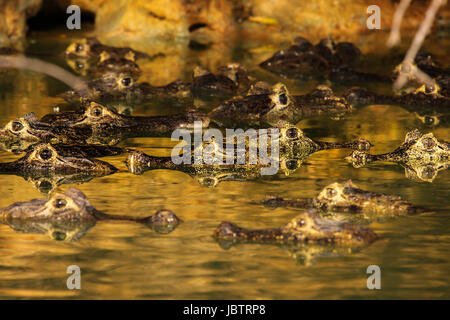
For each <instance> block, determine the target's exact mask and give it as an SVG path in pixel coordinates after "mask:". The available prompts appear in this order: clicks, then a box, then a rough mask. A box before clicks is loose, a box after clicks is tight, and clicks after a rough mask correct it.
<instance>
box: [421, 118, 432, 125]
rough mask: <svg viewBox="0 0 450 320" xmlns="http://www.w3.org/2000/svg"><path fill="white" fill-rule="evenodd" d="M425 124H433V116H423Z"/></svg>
mask: <svg viewBox="0 0 450 320" xmlns="http://www.w3.org/2000/svg"><path fill="white" fill-rule="evenodd" d="M423 121H424V123H425V124H429V125H430V124H434V118H433V117H429V116H425V118H424V119H423Z"/></svg>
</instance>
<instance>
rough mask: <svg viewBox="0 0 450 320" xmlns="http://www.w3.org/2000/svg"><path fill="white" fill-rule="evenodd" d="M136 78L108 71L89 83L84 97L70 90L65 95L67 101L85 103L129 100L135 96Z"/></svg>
mask: <svg viewBox="0 0 450 320" xmlns="http://www.w3.org/2000/svg"><path fill="white" fill-rule="evenodd" d="M136 80H137V79H136V77H135V76H133V74H131V73H126V72H115V71H107V72H105V73H104V74H103V75H102V76H101V77H100V78H98V79H95V80H91V81H89V82H88V84H87V85H88V91H87V93H84V94H83V95H82V96H80V94H79V93H78V92H77V91H75V90H69V91H67V92H65V93H64V94H63V97H64V98H65V99H66V100H67V101H76V102H79V101H84V100H86V99H91V100H96V99H113V98H127V97H128V96H129V95H133V94H135V92H134V89H135V88H134V87H135V84H136Z"/></svg>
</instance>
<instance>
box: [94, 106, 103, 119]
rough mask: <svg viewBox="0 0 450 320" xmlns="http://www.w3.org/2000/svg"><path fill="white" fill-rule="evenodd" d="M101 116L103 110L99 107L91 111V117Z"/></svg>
mask: <svg viewBox="0 0 450 320" xmlns="http://www.w3.org/2000/svg"><path fill="white" fill-rule="evenodd" d="M102 114H103V110H102V108H100V107H95V108H93V109H92V110H91V115H93V116H94V117H100V116H101V115H102Z"/></svg>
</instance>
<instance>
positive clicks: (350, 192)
mask: <svg viewBox="0 0 450 320" xmlns="http://www.w3.org/2000/svg"><path fill="white" fill-rule="evenodd" d="M313 202H314V205H315V207H317V208H320V209H322V210H324V211H340V212H352V213H358V212H365V213H376V214H383V215H386V214H387V215H389V214H396V215H399V214H400V215H401V214H416V213H420V212H423V211H424V209H423V208H420V207H416V206H413V205H412V204H411V203H409V202H408V201H406V200H404V199H402V198H401V197H400V196H397V195H388V194H384V193H375V192H370V191H365V190H362V189H361V188H359V187H358V186H357V185H355V184H354V183H353V182H352V181H351V180H348V181H346V182H343V183H339V182H335V183H332V184H330V185H328V186H326V187H325V188H324V189H323V190H322V191H321V192H320V193H319V195H318V196H317V197H316V198H315V199H313Z"/></svg>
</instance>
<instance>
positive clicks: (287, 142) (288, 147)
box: [126, 125, 371, 186]
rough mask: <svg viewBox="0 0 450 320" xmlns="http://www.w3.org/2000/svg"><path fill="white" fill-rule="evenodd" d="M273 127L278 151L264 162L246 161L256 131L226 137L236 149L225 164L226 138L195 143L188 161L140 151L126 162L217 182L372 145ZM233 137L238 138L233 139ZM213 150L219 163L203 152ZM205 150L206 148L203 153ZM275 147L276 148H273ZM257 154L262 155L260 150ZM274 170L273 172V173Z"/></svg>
mask: <svg viewBox="0 0 450 320" xmlns="http://www.w3.org/2000/svg"><path fill="white" fill-rule="evenodd" d="M276 129H279V136H278V140H276V136H274V133H273V132H272V131H271V130H269V131H268V141H267V150H271V149H272V144H273V143H275V142H278V148H279V149H278V150H279V153H278V155H276V154H274V155H271V154H270V152H271V151H268V154H267V157H268V160H269V161H268V162H266V163H264V162H261V161H260V160H261V158H258V159H256V162H250V161H249V160H250V159H249V157H250V151H249V150H250V148H251V147H254V151H255V152H258V149H257V148H258V146H257V145H256V146H255V145H253V144H254V143H257V140H253V137H254V138H256V136H258V135H259V133H258V131H254V132H250V133H249V134H246V133H242V134H237V135H236V136H233V137H227V138H230V139H232V140H233V141H234V142H233V143H234V145H233V148H234V152H235V153H234V154H233V158H232V160H233V161H232V163H231V164H226V153H225V150H226V141H225V142H224V144H223V145H221V146H219V144H218V143H217V142H214V141H213V142H205V143H203V144H202V145H200V146H197V149H195V150H194V151H193V152H191V154H189V155H188V157H189V159H190V163H181V164H175V163H174V162H173V160H172V158H171V157H154V156H149V155H147V154H145V153H143V152H140V151H133V152H131V153H129V155H128V158H127V161H126V163H127V166H128V169H129V171H130V172H132V173H134V174H142V173H143V172H145V171H148V170H156V169H168V170H179V171H182V172H185V173H187V174H189V175H191V176H193V177H194V178H196V179H197V180H199V182H200V183H201V184H202V185H206V186H216V185H217V184H218V183H219V182H221V181H226V180H251V179H255V178H259V177H261V170H262V168H269V167H270V164H274V163H276V162H277V161H278V164H279V167H278V169H281V171H282V172H284V173H285V174H286V175H289V174H291V173H292V172H294V171H295V170H297V169H298V168H299V167H300V166H301V164H302V162H303V161H304V160H305V159H306V158H307V157H308V156H310V155H311V154H312V153H315V152H317V151H320V150H327V149H337V148H351V149H356V150H368V149H369V148H370V147H371V144H370V142H369V141H367V140H364V139H359V140H356V141H351V142H347V143H335V142H322V141H315V140H312V139H310V138H308V137H306V136H305V135H304V134H303V132H302V131H301V130H300V129H298V128H297V127H295V126H292V125H285V126H283V127H281V128H276ZM246 136H247V137H249V140H245V137H246ZM236 137H238V139H236V140H235V138H236ZM239 137H240V138H241V139H239ZM239 141H242V142H243V144H242V145H241V143H239ZM242 148H244V149H245V150H244V149H242ZM274 149H275V146H274ZM212 150H215V154H214V156H215V157H216V159H217V160H222V161H221V163H217V162H214V161H213V160H214V159H213V158H211V159H209V160H210V161H207V160H208V159H207V156H206V155H207V154H211V153H212ZM205 151H208V152H207V153H205ZM238 151H239V152H242V155H243V157H242V159H241V160H239V159H240V158H238V156H239V154H238ZM274 151H275V152H276V150H274ZM198 154H199V155H201V156H202V157H201V159H198V160H200V161H196V155H198ZM259 154H260V155H261V153H259ZM276 173H277V172H274V173H273V174H276Z"/></svg>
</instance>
